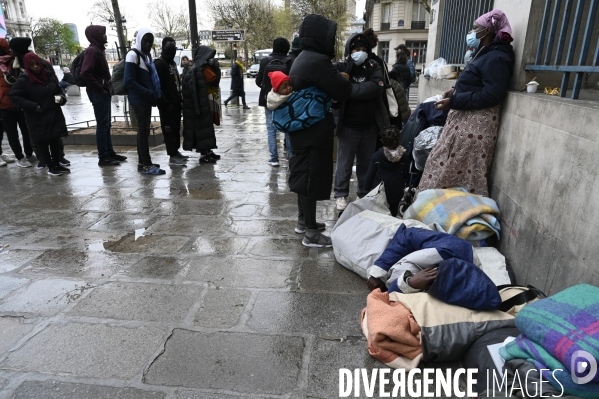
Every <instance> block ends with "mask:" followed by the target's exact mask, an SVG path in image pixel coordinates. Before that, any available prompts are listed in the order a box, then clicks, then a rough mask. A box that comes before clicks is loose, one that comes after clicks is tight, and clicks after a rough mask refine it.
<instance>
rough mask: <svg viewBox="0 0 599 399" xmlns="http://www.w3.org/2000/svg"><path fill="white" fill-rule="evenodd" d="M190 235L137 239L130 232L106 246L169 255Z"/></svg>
mask: <svg viewBox="0 0 599 399" xmlns="http://www.w3.org/2000/svg"><path fill="white" fill-rule="evenodd" d="M188 240H189V237H182V236H159V235H145V236H143V237H138V238H137V239H135V235H134V234H128V235H127V236H126V237H125V238H123V239H122V240H120V241H117V242H113V243H105V244H104V245H105V248H106V249H107V250H109V251H113V252H125V253H140V254H160V255H168V254H172V253H175V252H177V251H178V250H179V249H181V247H182V246H183V245H185V243H186V242H187V241H188Z"/></svg>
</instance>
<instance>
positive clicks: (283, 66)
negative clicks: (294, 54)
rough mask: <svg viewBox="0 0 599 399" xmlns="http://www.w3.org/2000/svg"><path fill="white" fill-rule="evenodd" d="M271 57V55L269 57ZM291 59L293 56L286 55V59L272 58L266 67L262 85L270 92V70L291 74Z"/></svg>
mask: <svg viewBox="0 0 599 399" xmlns="http://www.w3.org/2000/svg"><path fill="white" fill-rule="evenodd" d="M269 58H270V57H269ZM289 61H291V58H289V57H285V58H284V59H282V60H281V59H276V58H275V59H271V60H270V61H269V62H268V64H266V66H265V67H264V75H263V77H262V86H261V88H262V89H264V90H266V93H267V94H268V92H269V91H271V90H272V83H271V82H270V77H269V76H268V74H269V73H270V72H275V71H279V72H283V73H284V74H285V75H289V65H288V64H289Z"/></svg>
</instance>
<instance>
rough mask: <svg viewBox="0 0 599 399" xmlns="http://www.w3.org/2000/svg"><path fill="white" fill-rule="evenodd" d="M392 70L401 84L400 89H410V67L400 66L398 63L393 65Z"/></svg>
mask: <svg viewBox="0 0 599 399" xmlns="http://www.w3.org/2000/svg"><path fill="white" fill-rule="evenodd" d="M393 70H394V71H395V72H397V76H398V78H399V80H398V82H399V83H400V84H401V87H403V88H404V90H405V89H407V88H408V87H410V84H411V81H412V78H411V77H410V67H409V66H408V64H400V63H399V62H398V63H396V64H395V65H393Z"/></svg>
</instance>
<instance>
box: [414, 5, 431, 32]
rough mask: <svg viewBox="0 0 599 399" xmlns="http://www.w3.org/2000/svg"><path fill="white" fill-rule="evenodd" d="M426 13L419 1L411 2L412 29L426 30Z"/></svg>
mask: <svg viewBox="0 0 599 399" xmlns="http://www.w3.org/2000/svg"><path fill="white" fill-rule="evenodd" d="M427 14H428V13H427V11H426V9H425V8H424V5H423V4H422V3H421V2H420V1H419V0H413V2H412V29H424V28H426V18H427Z"/></svg>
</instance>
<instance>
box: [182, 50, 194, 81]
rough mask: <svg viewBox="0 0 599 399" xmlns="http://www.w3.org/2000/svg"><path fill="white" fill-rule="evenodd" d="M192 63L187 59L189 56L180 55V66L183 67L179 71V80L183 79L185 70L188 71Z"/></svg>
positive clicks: (185, 73)
mask: <svg viewBox="0 0 599 399" xmlns="http://www.w3.org/2000/svg"><path fill="white" fill-rule="evenodd" d="M192 65H193V63H192V62H191V61H189V58H188V57H187V56H186V55H184V56H183V57H181V68H183V71H182V72H181V82H183V81H185V75H187V72H189V70H190V69H191V67H192Z"/></svg>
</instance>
